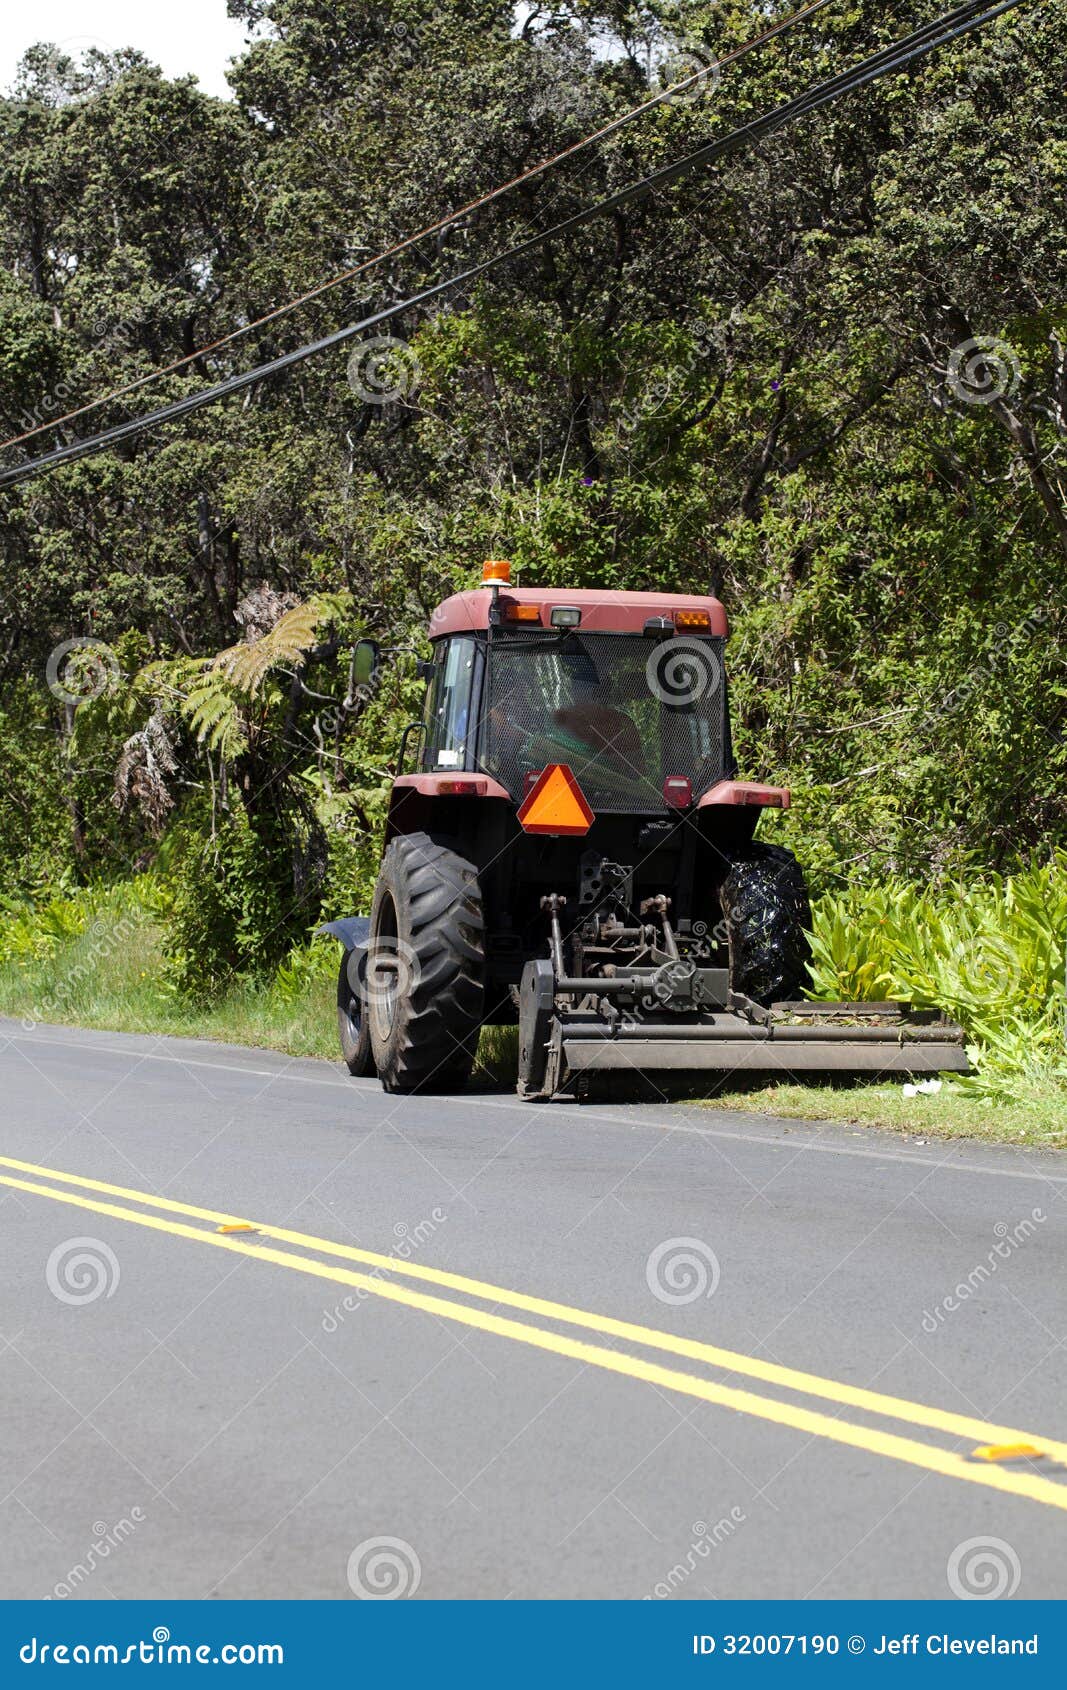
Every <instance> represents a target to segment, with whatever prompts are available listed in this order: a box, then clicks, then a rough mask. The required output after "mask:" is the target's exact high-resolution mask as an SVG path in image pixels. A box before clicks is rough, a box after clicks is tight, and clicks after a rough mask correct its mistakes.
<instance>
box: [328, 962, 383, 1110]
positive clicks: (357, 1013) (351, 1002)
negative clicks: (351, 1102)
mask: <svg viewBox="0 0 1067 1690" xmlns="http://www.w3.org/2000/svg"><path fill="white" fill-rule="evenodd" d="M356 956H357V953H356V952H355V951H345V952H344V954H343V955H342V957H341V972H340V974H339V975H338V976H337V1031H338V1033H339V1034H340V1038H341V1055H342V1056H343V1057H344V1059H345V1061H346V1063H347V1064H348V1072H349V1073H350V1074H352V1075H354V1076H355V1078H356V1079H357V1080H372V1079H373V1078H374V1075H375V1074H376V1072H377V1069H376V1068H375V1066H374V1054H373V1052H372V1050H371V1047H370V1026H369V1024H368V1021H367V1012H366V1006H365V1003H364V997H363V991H364V984H363V980H362V979H361V978H360V977H359V975H360V974H362V973H363V972H365V969H366V962H365V960H364V959H365V956H366V953H365V952H361V953H359V958H360V960H359V962H358V963H357V962H356V961H355V958H356ZM350 968H351V973H350V972H349V969H350Z"/></svg>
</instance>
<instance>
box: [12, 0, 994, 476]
mask: <svg viewBox="0 0 1067 1690" xmlns="http://www.w3.org/2000/svg"><path fill="white" fill-rule="evenodd" d="M1020 3H1021V0H999V4H997V5H995V6H992V7H990V8H988V9H987V10H986V11H984V12H981V11H980V7H981V6H982V5H983V4H985V0H969V3H968V4H965V5H961V6H958V7H956V8H955V10H954V11H952V12H948V13H945V14H943V15H942V16H941V17H938V18H935V19H934V20H933V21H932V22H931V23H929V24H924V25H923V26H922V27H921V28H919V29H916V30H913V31H912V32H911V33H910V34H909V35H906V36H903V37H901V39H900V40H899V41H897V42H894V43H893V44H892V45H890V46H889V47H884V48H882V49H881V50H880V51H879V52H877V53H873V54H871V55H870V57H869V58H866V59H863V60H861V62H860V63H859V64H858V65H854V66H852V67H851V68H850V69H849V70H846V71H842V72H839V73H838V74H837V75H836V76H833V77H830V78H829V79H828V80H827V81H826V82H822V83H819V84H818V85H817V86H816V87H814V88H811V89H808V90H807V92H806V93H803V94H800V95H797V96H796V97H794V98H793V99H791V100H787V101H785V102H784V103H783V104H782V105H780V106H776V107H775V108H774V109H773V110H772V111H770V112H765V113H763V114H762V115H761V116H760V117H757V118H753V119H752V120H751V122H749V123H746V124H743V125H742V126H741V127H740V128H737V129H733V130H731V131H730V133H729V134H727V135H723V136H721V137H719V139H718V140H715V141H709V142H707V143H706V144H705V145H704V146H702V147H698V148H697V149H696V150H695V151H694V152H691V153H688V154H686V155H685V157H683V158H680V159H676V160H675V161H674V162H673V163H672V164H667V165H663V166H662V167H661V168H660V169H659V170H656V171H653V172H652V173H651V175H648V176H645V177H642V178H641V180H640V181H637V182H633V183H631V184H630V186H629V187H626V188H621V189H619V190H618V192H616V193H614V194H611V195H608V196H607V197H606V198H604V199H601V200H598V201H597V202H596V203H595V204H593V205H591V206H587V207H585V209H584V210H582V211H577V212H575V213H573V215H572V216H570V217H566V218H564V219H563V220H562V221H561V222H559V223H556V224H554V225H553V226H552V228H550V229H546V230H544V231H542V232H540V233H538V234H535V235H532V236H531V237H530V238H529V239H528V240H525V241H521V242H519V243H518V244H517V245H515V246H512V247H509V248H507V249H506V250H505V251H504V252H500V253H496V254H494V255H493V256H492V257H490V258H486V259H483V260H482V261H481V262H480V263H478V264H474V265H471V266H470V267H469V268H468V269H466V270H463V271H460V272H459V273H458V274H457V275H454V276H450V277H447V278H446V279H445V280H444V281H441V282H435V283H433V285H432V286H430V287H427V288H423V289H422V290H421V291H420V292H418V293H415V294H412V295H411V296H410V297H409V298H407V299H403V300H400V301H398V302H397V303H396V304H393V305H389V306H386V307H384V308H383V309H382V310H380V311H376V312H374V313H373V314H372V315H371V316H369V317H364V318H362V319H361V320H360V321H359V322H358V323H350V324H348V325H346V327H344V328H342V329H335V330H334V332H333V333H332V334H329V335H326V336H324V337H323V338H322V339H321V340H316V341H311V342H310V343H309V344H307V345H306V346H301V347H297V348H296V349H295V350H294V351H292V352H286V353H283V354H282V355H281V356H280V357H278V358H274V359H272V360H271V361H270V362H269V363H266V364H260V365H257V366H256V368H254V369H251V370H245V371H243V372H242V373H240V374H238V375H234V376H230V377H229V378H228V379H227V380H226V381H224V382H220V383H219V384H218V385H216V386H215V387H209V388H205V389H204V390H203V391H202V392H200V393H193V394H189V395H187V396H186V397H185V398H184V399H179V400H176V401H175V402H174V403H173V404H170V405H165V406H163V407H161V408H160V409H159V410H156V411H150V412H149V413H147V415H145V416H143V417H135V418H132V419H131V420H130V421H128V422H124V423H118V424H116V425H115V426H114V427H113V428H109V429H105V430H103V431H102V432H101V433H99V434H95V435H92V436H90V437H89V438H88V439H86V440H78V441H74V442H73V443H72V444H71V445H69V446H62V447H59V448H57V449H56V450H55V451H52V452H48V453H45V454H44V455H43V456H41V457H39V458H31V459H30V460H29V461H28V462H26V463H23V464H18V465H16V466H15V467H14V468H12V469H8V470H4V471H0V488H4V487H14V486H17V485H18V483H19V482H21V481H26V480H29V479H30V478H31V477H35V476H38V475H42V474H44V473H45V472H46V471H47V470H50V469H53V468H55V467H57V466H58V465H59V464H64V463H73V462H75V461H76V460H77V459H79V458H85V457H90V456H93V455H95V454H96V453H97V452H101V451H104V450H106V449H107V448H109V447H111V446H118V445H121V444H122V443H123V442H124V441H126V440H130V439H133V438H134V436H136V435H138V434H140V433H142V432H143V431H144V430H147V429H155V428H159V427H162V426H163V425H164V424H166V423H169V422H176V421H179V420H180V419H181V418H182V417H185V416H188V415H190V414H191V413H192V412H193V411H197V410H199V409H200V408H201V407H202V406H204V405H210V404H213V403H214V402H215V401H216V400H218V399H225V398H228V397H229V395H230V394H232V393H239V392H240V391H241V390H242V389H244V388H247V387H251V386H253V385H254V384H255V383H256V382H258V381H262V380H264V379H265V378H266V377H267V376H272V375H277V374H280V373H281V372H282V371H283V370H288V369H291V368H292V367H293V366H294V365H296V364H301V363H304V362H305V361H306V360H307V359H309V358H313V357H315V356H317V354H318V353H320V352H327V351H330V350H331V349H332V348H333V347H335V346H341V345H343V344H344V343H345V342H346V341H349V340H354V339H355V338H356V336H358V335H361V334H363V333H365V332H366V331H367V330H368V329H375V328H379V327H380V326H381V325H382V324H383V323H387V322H390V321H392V319H393V318H395V317H398V316H400V315H401V314H402V313H403V312H405V311H411V310H414V309H415V308H416V307H417V306H420V305H424V304H426V303H427V302H428V301H430V300H432V299H438V298H440V297H441V296H442V295H443V294H445V293H447V292H449V291H450V290H451V289H453V288H459V287H463V286H465V285H466V284H467V283H469V282H472V281H475V280H477V279H478V278H479V277H480V276H484V275H486V274H488V272H489V271H491V270H494V269H496V268H498V267H499V266H500V265H502V264H507V263H511V262H513V261H514V260H516V259H520V258H524V257H526V256H527V255H528V254H529V253H532V252H535V251H536V250H537V249H538V248H539V247H542V246H544V245H545V244H546V242H548V241H551V240H555V239H557V238H558V237H559V236H561V235H565V234H570V233H571V232H572V231H573V230H575V229H578V228H581V227H582V226H583V225H584V224H586V223H589V222H591V221H592V220H593V219H594V218H597V217H603V216H604V215H606V214H607V213H608V212H611V211H615V210H617V209H618V208H619V207H620V206H623V205H628V204H630V203H632V202H633V201H634V200H637V199H643V198H645V197H647V195H649V194H651V193H654V192H655V191H656V189H658V188H661V187H667V186H668V185H669V184H670V183H672V182H675V181H678V180H679V179H680V178H681V177H683V176H687V175H690V174H691V173H692V172H693V171H694V170H696V169H697V168H698V167H699V166H700V165H702V164H708V163H710V162H711V161H712V160H713V159H718V158H722V157H724V156H726V155H727V154H729V153H733V152H737V151H739V150H741V149H742V148H743V147H745V146H748V145H751V144H752V143H753V142H755V141H759V140H762V139H764V138H765V137H766V136H768V135H773V134H776V133H777V132H778V130H780V129H784V128H785V127H787V126H788V125H789V124H791V123H794V122H796V121H797V120H798V119H799V118H801V117H805V116H807V115H808V113H810V112H813V111H817V110H818V109H819V108H820V107H822V106H825V105H829V104H830V103H831V102H832V101H833V100H836V99H839V98H842V97H843V96H845V95H847V94H851V93H854V92H856V91H857V90H858V89H860V88H863V87H865V86H867V84H869V83H871V82H875V81H878V80H880V79H881V78H882V77H883V76H889V75H892V74H893V73H894V72H896V71H899V70H903V69H905V68H906V66H908V65H909V64H912V63H914V62H915V61H916V60H918V59H921V58H925V57H926V56H927V54H929V53H931V52H933V51H935V50H936V49H937V48H939V47H943V46H947V45H948V44H949V43H950V42H952V41H955V40H957V39H959V38H960V37H961V36H964V35H968V34H970V33H972V32H973V31H974V30H976V29H981V28H983V27H984V26H985V25H986V24H988V23H991V22H993V20H994V19H996V18H998V17H1001V16H1002V15H1003V14H1004V13H1005V12H1009V11H1012V10H1013V9H1014V8H1015V7H1016V6H1017V5H1019V4H1020Z"/></svg>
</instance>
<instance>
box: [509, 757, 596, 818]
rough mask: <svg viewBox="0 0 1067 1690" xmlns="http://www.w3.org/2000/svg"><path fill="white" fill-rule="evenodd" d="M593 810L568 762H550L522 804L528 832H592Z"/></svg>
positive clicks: (521, 811)
mask: <svg viewBox="0 0 1067 1690" xmlns="http://www.w3.org/2000/svg"><path fill="white" fill-rule="evenodd" d="M592 820H593V812H592V810H591V809H590V808H589V805H588V804H587V803H586V801H585V796H584V794H583V792H582V789H581V787H580V786H579V785H578V782H577V781H576V780H575V778H574V776H573V774H572V773H571V771H570V769H569V768H568V767H567V765H566V763H549V765H548V767H547V768H546V769H542V770H541V773H540V774H539V775H538V777H537V780H536V782H535V783H534V785H533V786H532V787H531V788H530V791H529V792H528V793H527V794H526V797H525V798H524V799H523V801H522V803H521V804H520V805H519V822H520V825H521V826H522V827H524V828H525V829H526V832H527V833H588V832H589V827H590V824H591V822H592Z"/></svg>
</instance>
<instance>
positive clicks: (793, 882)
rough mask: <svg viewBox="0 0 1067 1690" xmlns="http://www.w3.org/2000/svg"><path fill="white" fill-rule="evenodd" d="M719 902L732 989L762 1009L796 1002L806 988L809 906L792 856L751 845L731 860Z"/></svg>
mask: <svg viewBox="0 0 1067 1690" xmlns="http://www.w3.org/2000/svg"><path fill="white" fill-rule="evenodd" d="M719 897H720V900H721V903H722V908H723V913H724V915H725V917H726V922H727V930H728V933H729V948H730V984H731V987H732V989H733V990H734V991H735V992H744V994H745V996H746V997H750V998H752V999H753V1000H754V1002H756V1003H759V1004H762V1005H764V1006H765V1007H767V1006H769V1005H770V1004H772V1003H777V1002H781V1001H784V1000H788V999H792V998H798V997H799V996H800V994H801V992H802V990H803V989H804V988H805V987H806V986H807V984H808V963H809V961H810V960H811V947H810V945H809V943H808V938H807V930H809V929H810V927H811V906H810V904H809V903H808V893H807V888H806V886H805V884H804V871H803V869H802V868H801V866H800V864H799V863H798V862H797V860H796V858H795V857H794V855H793V853H792V851H787V850H786V849H785V847H784V846H782V845H764V844H763V843H762V841H757V840H753V841H752V843H751V844H749V845H747V846H746V847H745V849H744V852H743V853H738V855H737V856H736V857H735V859H734V861H733V863H732V864H731V866H730V869H729V870H728V872H727V874H726V877H725V879H724V880H723V883H722V886H721V887H720V890H719Z"/></svg>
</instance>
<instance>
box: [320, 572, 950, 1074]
mask: <svg viewBox="0 0 1067 1690" xmlns="http://www.w3.org/2000/svg"><path fill="white" fill-rule="evenodd" d="M430 640H431V643H432V647H433V660H432V662H430V663H427V664H426V665H425V678H426V679H427V681H428V683H429V684H428V687H427V693H426V705H425V710H424V714H423V718H422V720H421V722H418V723H412V724H411V725H410V727H409V728H408V729H407V731H406V732H405V735H404V740H403V742H402V744H401V749H400V756H399V767H400V770H401V772H400V773H399V774H398V775H397V776H396V778H395V780H394V781H393V786H392V792H391V795H390V802H389V812H388V821H387V825H386V834H385V847H384V852H383V855H382V862H381V868H380V872H379V876H378V882H377V886H376V888H375V892H374V898H373V903H372V907H371V911H370V917H369V920H368V919H367V918H365V917H353V918H351V919H348V920H344V921H336V922H331V923H330V924H329V925H328V927H326V928H325V929H323V931H325V932H329V933H332V934H333V935H334V936H335V937H336V938H338V939H339V940H340V941H341V943H342V945H343V947H344V955H343V958H342V963H341V972H340V980H339V986H338V1022H339V1027H340V1034H341V1045H342V1050H343V1052H344V1056H345V1059H346V1061H347V1063H348V1066H349V1068H350V1070H351V1071H352V1073H353V1074H361V1075H373V1074H375V1073H377V1074H378V1075H379V1076H380V1078H381V1081H382V1084H383V1086H384V1087H385V1089H386V1090H387V1091H391V1092H415V1091H419V1092H432V1091H437V1092H451V1091H457V1090H459V1089H461V1088H462V1087H463V1086H464V1084H465V1083H466V1081H467V1079H468V1078H469V1075H470V1072H471V1066H472V1064H473V1061H474V1057H475V1051H476V1048H477V1044H478V1035H479V1032H480V1030H481V1028H482V1027H483V1026H486V1025H489V1024H494V1023H495V1024H501V1023H505V1024H506V1023H515V1022H516V1021H517V1022H518V1030H519V1031H518V1044H519V1062H518V1090H519V1093H520V1095H521V1096H524V1097H527V1098H549V1097H555V1096H558V1095H560V1094H562V1093H568V1092H569V1093H572V1094H577V1095H579V1096H581V1095H583V1093H584V1091H585V1090H586V1089H587V1088H588V1087H589V1085H590V1084H591V1082H592V1080H593V1079H594V1077H596V1076H598V1075H600V1074H602V1073H604V1072H605V1071H608V1070H616V1071H618V1070H622V1071H624V1072H625V1071H629V1072H630V1073H631V1074H645V1073H649V1072H651V1071H660V1070H668V1071H676V1072H682V1073H684V1072H691V1071H694V1070H709V1071H718V1072H720V1073H721V1072H728V1071H733V1070H744V1071H746V1072H750V1071H752V1070H764V1071H767V1072H770V1073H777V1074H780V1075H789V1074H793V1073H805V1072H806V1073H810V1072H813V1071H815V1072H822V1071H826V1070H836V1071H839V1072H840V1071H848V1072H856V1071H871V1070H875V1071H879V1072H885V1071H889V1072H895V1073H900V1072H906V1073H915V1072H921V1073H930V1072H936V1071H938V1070H942V1069H949V1070H955V1071H960V1072H961V1071H965V1070H966V1068H967V1058H966V1055H965V1053H964V1049H963V1035H962V1033H961V1032H960V1030H959V1028H956V1027H952V1026H949V1025H947V1024H946V1023H945V1022H944V1021H943V1020H942V1019H941V1018H940V1017H939V1016H938V1015H937V1014H936V1012H929V1013H927V1014H926V1015H925V1016H922V1015H909V1014H908V1006H907V1005H902V1004H896V1003H887V1004H818V1003H811V1002H804V1001H801V999H800V994H801V992H802V991H803V989H804V985H805V982H806V978H807V975H806V963H807V958H808V941H807V936H806V930H807V928H808V927H809V925H810V912H809V908H808V899H807V894H806V892H805V888H804V877H803V874H802V872H801V869H800V866H799V864H798V863H797V861H796V859H795V858H794V857H793V855H792V853H791V852H789V851H786V850H784V849H782V848H781V847H780V846H776V845H769V844H764V843H763V842H762V841H760V840H758V839H756V838H755V833H756V826H757V823H758V821H759V817H760V812H761V811H762V810H764V809H767V808H781V809H785V808H787V807H788V805H789V793H788V791H787V790H785V789H783V788H780V787H773V786H762V785H758V784H755V783H753V782H750V781H741V780H738V779H737V778H736V775H737V770H736V767H735V764H734V758H733V753H732V750H731V745H730V720H729V713H728V709H727V688H726V677H725V670H724V661H723V652H724V645H725V640H726V615H725V612H724V610H723V607H722V605H721V604H720V603H719V601H718V600H717V599H714V598H708V597H699V596H695V595H692V594H681V593H623V592H616V593H601V592H589V591H578V592H576V591H563V590H555V589H549V588H530V587H522V588H513V587H511V586H510V571H509V569H508V566H507V565H506V564H503V563H490V564H487V565H486V569H485V580H484V584H483V586H482V587H481V588H476V589H474V590H472V591H469V592H463V593H457V594H456V595H455V596H454V597H452V598H450V599H446V600H445V602H444V603H443V604H441V605H440V606H439V607H438V609H437V610H436V611H435V612H434V614H433V618H432V621H431V625H430ZM357 657H360V658H361V660H365V661H368V662H369V661H370V660H371V659H373V658H375V657H376V653H375V651H374V649H373V648H370V647H368V646H366V645H365V646H364V648H363V651H362V652H360V651H359V649H358V648H357ZM413 737H414V738H416V741H417V758H416V768H415V770H414V772H412V773H409V774H408V773H404V772H403V766H404V759H405V752H406V750H407V747H408V745H409V744H410V741H411V740H412V738H413Z"/></svg>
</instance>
